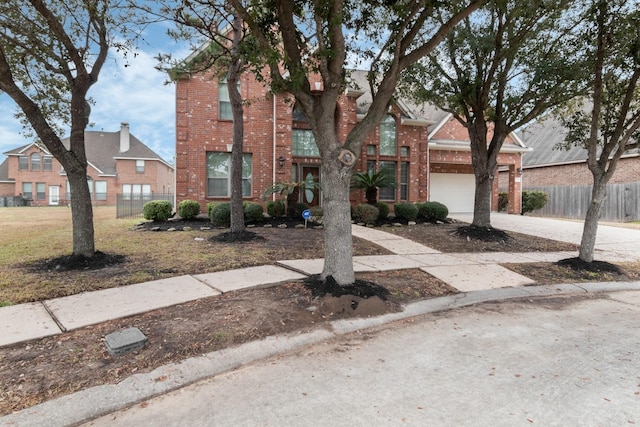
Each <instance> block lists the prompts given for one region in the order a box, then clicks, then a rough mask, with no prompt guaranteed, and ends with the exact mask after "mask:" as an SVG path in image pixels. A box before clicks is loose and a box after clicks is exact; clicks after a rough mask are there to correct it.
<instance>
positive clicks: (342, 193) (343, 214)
mask: <svg viewBox="0 0 640 427" xmlns="http://www.w3.org/2000/svg"><path fill="white" fill-rule="evenodd" d="M350 181H351V169H350V168H348V167H345V166H344V165H343V164H342V163H341V162H340V161H339V160H337V159H335V158H334V159H333V160H332V161H323V162H322V206H323V211H324V227H325V232H324V240H325V243H324V258H325V259H324V268H323V270H322V275H321V277H322V279H326V278H327V277H329V276H332V277H333V278H334V279H335V281H336V282H337V283H338V284H339V285H349V284H351V283H353V282H354V281H355V273H354V271H353V246H352V243H353V240H352V238H351V204H350V203H349V184H350Z"/></svg>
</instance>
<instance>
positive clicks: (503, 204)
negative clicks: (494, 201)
mask: <svg viewBox="0 0 640 427" xmlns="http://www.w3.org/2000/svg"><path fill="white" fill-rule="evenodd" d="M508 206H509V193H505V192H502V193H499V194H498V212H504V211H506V210H507V207H508Z"/></svg>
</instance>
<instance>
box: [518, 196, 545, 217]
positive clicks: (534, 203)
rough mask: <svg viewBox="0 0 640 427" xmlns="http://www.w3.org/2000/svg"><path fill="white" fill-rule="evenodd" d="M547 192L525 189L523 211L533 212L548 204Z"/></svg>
mask: <svg viewBox="0 0 640 427" xmlns="http://www.w3.org/2000/svg"><path fill="white" fill-rule="evenodd" d="M548 197H549V196H548V195H547V193H545V192H544V191H523V192H522V213H523V214H524V213H527V212H532V211H535V210H536V209H542V208H544V206H545V205H546V204H547V199H548Z"/></svg>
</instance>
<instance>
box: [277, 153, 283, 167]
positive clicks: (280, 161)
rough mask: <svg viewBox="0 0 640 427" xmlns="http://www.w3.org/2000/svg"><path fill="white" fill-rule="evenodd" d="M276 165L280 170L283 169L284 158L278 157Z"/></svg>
mask: <svg viewBox="0 0 640 427" xmlns="http://www.w3.org/2000/svg"><path fill="white" fill-rule="evenodd" d="M278 164H279V165H280V167H281V168H283V167H284V156H282V155H281V156H280V157H278Z"/></svg>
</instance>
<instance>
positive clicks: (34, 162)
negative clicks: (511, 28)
mask: <svg viewBox="0 0 640 427" xmlns="http://www.w3.org/2000/svg"><path fill="white" fill-rule="evenodd" d="M31 170H32V171H39V170H40V154H38V153H33V154H32V155H31Z"/></svg>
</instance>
